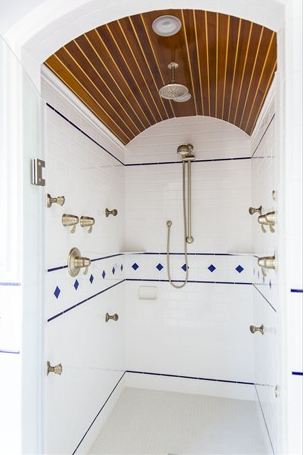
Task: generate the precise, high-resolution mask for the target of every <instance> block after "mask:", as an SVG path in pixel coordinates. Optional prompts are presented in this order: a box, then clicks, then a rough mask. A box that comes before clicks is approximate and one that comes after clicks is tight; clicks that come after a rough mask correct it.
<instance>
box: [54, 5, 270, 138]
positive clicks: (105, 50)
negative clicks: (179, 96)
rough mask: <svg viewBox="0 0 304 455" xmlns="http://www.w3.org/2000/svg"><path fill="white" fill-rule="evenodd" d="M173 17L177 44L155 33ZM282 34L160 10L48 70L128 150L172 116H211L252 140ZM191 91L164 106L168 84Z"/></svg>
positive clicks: (120, 23) (112, 26)
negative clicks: (158, 21)
mask: <svg viewBox="0 0 304 455" xmlns="http://www.w3.org/2000/svg"><path fill="white" fill-rule="evenodd" d="M162 14H173V15H175V16H177V17H179V19H180V20H181V22H182V28H181V30H180V31H179V32H178V33H177V34H176V35H174V36H171V37H160V36H158V35H156V34H155V33H154V32H153V30H152V22H153V20H154V19H155V18H156V17H158V16H160V15H162ZM276 54H277V50H276V33H275V32H274V31H272V30H270V29H268V28H266V27H263V26H261V25H258V24H255V23H253V22H250V21H247V20H244V19H240V18H238V17H234V16H229V15H225V14H222V13H215V12H210V11H202V10H189V9H187V10H160V11H150V12H147V13H143V14H137V15H134V16H128V17H124V18H122V19H119V20H116V21H113V22H111V23H108V24H105V25H102V26H100V27H97V28H95V29H93V30H90V31H89V32H87V33H84V34H82V35H80V36H78V37H77V38H76V39H73V40H72V41H71V42H69V43H68V44H66V45H65V46H63V47H62V48H60V49H59V50H58V51H56V52H55V54H53V55H52V56H50V57H49V58H48V59H47V61H46V65H47V66H48V67H49V68H50V69H51V70H52V71H53V72H54V73H55V74H56V76H57V77H59V78H60V79H61V80H62V81H63V82H64V83H65V84H66V85H67V86H68V87H69V88H70V89H71V90H72V91H73V92H74V93H75V94H76V95H77V96H78V98H79V99H80V100H81V101H82V102H83V103H84V104H85V105H86V106H87V107H88V108H89V109H90V110H91V111H92V112H93V113H94V114H95V115H96V117H97V118H98V119H99V120H100V121H101V122H102V123H103V124H105V125H106V126H107V127H108V128H109V129H110V131H111V132H112V133H113V134H114V135H115V136H116V137H118V138H119V140H120V141H121V142H122V143H123V144H127V143H129V142H130V141H132V140H133V139H134V137H136V136H137V135H138V134H140V133H141V132H142V131H144V130H145V129H146V128H149V127H150V126H152V125H154V124H156V123H158V122H160V121H163V120H166V119H169V118H173V117H185V116H200V115H204V116H211V117H215V118H218V119H223V120H225V121H227V122H230V123H232V124H234V125H236V126H238V127H239V128H241V129H242V130H243V131H245V132H246V133H247V134H249V135H250V134H251V133H252V131H253V129H254V126H255V124H256V121H257V119H258V116H259V113H260V111H261V109H262V106H263V103H264V100H265V98H266V95H267V93H268V90H269V88H270V85H271V82H272V80H273V77H274V73H275V70H276V60H277V55H276ZM172 59H174V60H176V61H177V62H178V64H179V68H178V70H177V73H176V80H177V81H178V82H180V83H181V84H184V85H186V86H187V87H189V90H190V92H191V94H192V98H191V100H189V101H187V102H185V103H175V102H173V101H168V100H164V99H162V98H161V97H160V96H159V93H158V90H159V88H160V87H161V86H163V85H164V84H166V83H168V82H169V80H170V75H169V70H168V63H169V62H170V61H171V60H172Z"/></svg>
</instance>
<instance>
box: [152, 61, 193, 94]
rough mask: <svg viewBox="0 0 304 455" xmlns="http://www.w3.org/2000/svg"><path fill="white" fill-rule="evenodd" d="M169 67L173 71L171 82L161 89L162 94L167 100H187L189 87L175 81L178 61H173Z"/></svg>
mask: <svg viewBox="0 0 304 455" xmlns="http://www.w3.org/2000/svg"><path fill="white" fill-rule="evenodd" d="M168 68H169V70H170V71H171V82H170V83H169V84H166V85H164V86H163V87H161V88H160V89H159V94H160V96H161V97H162V98H165V99H167V100H173V101H174V100H175V99H176V100H178V101H179V102H183V101H187V100H188V99H189V98H188V97H187V94H188V93H189V90H188V88H187V87H186V86H185V85H183V84H177V83H176V82H175V70H176V69H177V68H178V63H176V62H171V63H169V65H168ZM190 97H191V96H190ZM183 98H185V99H184V100H183Z"/></svg>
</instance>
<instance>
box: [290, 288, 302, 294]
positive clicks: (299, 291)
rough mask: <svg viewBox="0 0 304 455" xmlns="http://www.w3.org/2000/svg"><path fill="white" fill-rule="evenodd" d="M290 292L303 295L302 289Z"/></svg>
mask: <svg viewBox="0 0 304 455" xmlns="http://www.w3.org/2000/svg"><path fill="white" fill-rule="evenodd" d="M290 292H295V293H298V294H303V289H290Z"/></svg>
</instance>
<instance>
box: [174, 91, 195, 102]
mask: <svg viewBox="0 0 304 455" xmlns="http://www.w3.org/2000/svg"><path fill="white" fill-rule="evenodd" d="M191 98H192V96H191V93H190V92H188V93H185V94H184V95H181V96H177V97H176V98H174V99H173V101H175V102H176V103H185V102H186V101H189V100H191Z"/></svg>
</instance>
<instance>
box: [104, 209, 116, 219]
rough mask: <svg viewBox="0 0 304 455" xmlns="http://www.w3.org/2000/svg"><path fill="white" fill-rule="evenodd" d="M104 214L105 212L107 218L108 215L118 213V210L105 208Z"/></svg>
mask: <svg viewBox="0 0 304 455" xmlns="http://www.w3.org/2000/svg"><path fill="white" fill-rule="evenodd" d="M105 214H106V217H107V218H108V216H109V215H113V216H116V215H117V214H118V210H117V209H112V210H109V209H105Z"/></svg>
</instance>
